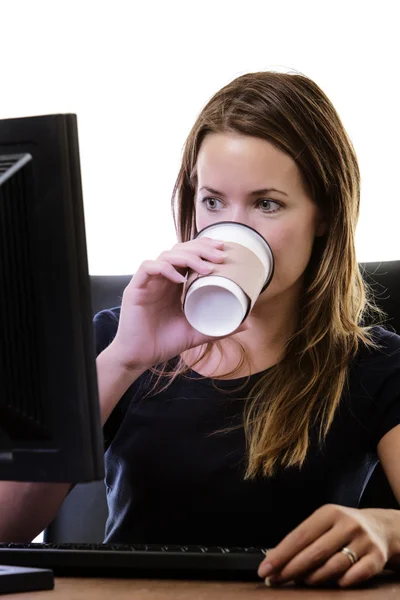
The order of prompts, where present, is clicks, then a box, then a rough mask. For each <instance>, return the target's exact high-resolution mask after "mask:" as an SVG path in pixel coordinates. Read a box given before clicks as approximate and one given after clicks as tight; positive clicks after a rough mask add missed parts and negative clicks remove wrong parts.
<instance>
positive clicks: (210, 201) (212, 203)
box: [202, 198, 220, 210]
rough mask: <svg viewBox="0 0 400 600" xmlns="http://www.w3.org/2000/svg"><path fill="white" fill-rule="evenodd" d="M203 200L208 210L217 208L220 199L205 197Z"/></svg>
mask: <svg viewBox="0 0 400 600" xmlns="http://www.w3.org/2000/svg"><path fill="white" fill-rule="evenodd" d="M202 202H203V203H205V205H206V208H207V210H215V208H217V206H218V202H220V200H218V198H204V200H203V201H202Z"/></svg>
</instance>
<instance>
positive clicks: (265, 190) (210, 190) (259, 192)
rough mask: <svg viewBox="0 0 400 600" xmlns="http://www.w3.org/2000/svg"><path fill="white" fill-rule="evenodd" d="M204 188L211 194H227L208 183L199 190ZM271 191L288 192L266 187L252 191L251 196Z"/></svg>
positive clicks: (284, 193)
mask: <svg viewBox="0 0 400 600" xmlns="http://www.w3.org/2000/svg"><path fill="white" fill-rule="evenodd" d="M202 190H206V191H207V192H210V194H216V195H217V196H225V194H223V193H222V192H219V191H218V190H214V189H213V188H210V187H208V186H206V185H203V186H202V187H201V188H200V190H199V192H201V191H202ZM270 192H278V194H283V195H284V196H287V193H286V192H283V191H282V190H277V189H276V188H264V189H262V190H254V191H253V192H250V196H259V195H261V194H269V193H270Z"/></svg>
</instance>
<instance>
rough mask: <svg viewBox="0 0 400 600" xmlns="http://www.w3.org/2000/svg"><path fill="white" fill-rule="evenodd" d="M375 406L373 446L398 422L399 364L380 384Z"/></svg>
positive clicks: (399, 397) (399, 409) (399, 420)
mask: <svg viewBox="0 0 400 600" xmlns="http://www.w3.org/2000/svg"><path fill="white" fill-rule="evenodd" d="M399 359H400V355H399ZM399 362H400V360H399ZM377 406H378V407H379V408H378V411H377V415H376V427H374V428H373V431H372V437H373V442H374V444H375V446H377V445H378V443H379V441H380V440H381V439H382V438H383V436H384V435H385V434H386V433H387V432H388V431H390V430H391V429H393V427H396V425H399V424H400V365H399V368H398V369H397V370H395V371H394V372H393V373H392V374H391V375H390V376H389V377H388V378H387V380H386V381H385V383H384V385H383V386H382V388H381V390H380V394H379V398H378V401H377Z"/></svg>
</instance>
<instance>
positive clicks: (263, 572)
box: [258, 562, 273, 578]
mask: <svg viewBox="0 0 400 600" xmlns="http://www.w3.org/2000/svg"><path fill="white" fill-rule="evenodd" d="M272 569H273V567H272V565H271V563H269V562H262V563H261V565H260V566H259V567H258V576H259V577H262V578H264V577H266V576H267V575H269V573H271V572H272Z"/></svg>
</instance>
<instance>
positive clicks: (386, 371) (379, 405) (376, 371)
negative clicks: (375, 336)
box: [364, 327, 400, 448]
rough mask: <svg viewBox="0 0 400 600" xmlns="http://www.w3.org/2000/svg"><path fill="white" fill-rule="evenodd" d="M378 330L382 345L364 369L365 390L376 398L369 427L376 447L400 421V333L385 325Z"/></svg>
mask: <svg viewBox="0 0 400 600" xmlns="http://www.w3.org/2000/svg"><path fill="white" fill-rule="evenodd" d="M378 332H379V338H380V339H379V342H380V343H381V345H382V348H381V350H380V352H379V353H377V354H376V355H375V357H373V358H372V359H371V360H370V361H369V362H368V364H366V365H365V368H364V373H365V380H364V381H365V384H366V385H365V387H364V389H365V390H366V391H369V392H370V393H371V400H372V401H371V405H370V411H368V421H369V427H368V429H369V432H370V440H371V442H372V444H373V447H374V448H376V446H377V445H378V443H379V441H380V440H381V439H382V437H383V436H384V435H385V434H386V433H387V432H388V431H390V430H391V429H393V427H396V425H399V424H400V336H398V335H397V334H396V333H392V332H390V331H386V330H385V329H383V328H381V327H379V328H378ZM367 382H368V383H367Z"/></svg>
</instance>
